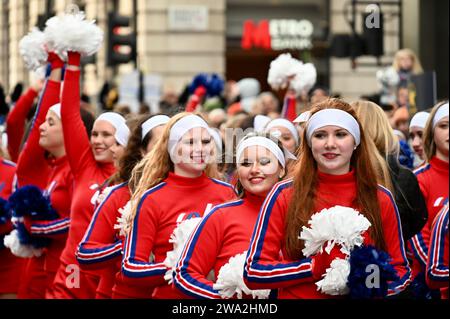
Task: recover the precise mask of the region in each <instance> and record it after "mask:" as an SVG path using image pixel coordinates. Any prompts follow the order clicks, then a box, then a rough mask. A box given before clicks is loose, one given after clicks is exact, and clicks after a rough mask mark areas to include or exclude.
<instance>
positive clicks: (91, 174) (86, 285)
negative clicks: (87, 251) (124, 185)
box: [46, 70, 115, 299]
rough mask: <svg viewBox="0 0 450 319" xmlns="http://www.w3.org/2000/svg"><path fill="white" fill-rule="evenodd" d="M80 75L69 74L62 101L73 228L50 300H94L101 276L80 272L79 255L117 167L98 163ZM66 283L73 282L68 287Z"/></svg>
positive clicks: (70, 229)
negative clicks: (98, 199)
mask: <svg viewBox="0 0 450 319" xmlns="http://www.w3.org/2000/svg"><path fill="white" fill-rule="evenodd" d="M79 80H80V71H72V70H66V72H65V77H64V88H63V93H62V99H61V118H62V123H63V131H64V145H65V148H66V154H67V159H68V162H69V165H70V168H71V171H72V175H73V178H74V188H73V196H72V202H71V206H70V227H69V234H68V237H67V242H66V245H65V247H64V250H63V252H62V254H61V259H60V261H61V264H60V266H59V269H58V270H57V273H56V276H55V280H54V282H53V286H52V290H53V292H52V293H51V294H47V296H46V297H47V298H62V299H64V298H94V297H95V290H96V289H97V285H98V280H99V277H98V274H96V273H95V272H94V273H92V272H90V271H86V270H83V269H81V270H80V269H79V265H78V262H77V259H76V257H75V251H76V249H77V246H78V244H79V243H80V241H81V239H82V238H83V236H84V233H85V231H86V229H87V227H88V225H89V222H90V220H91V217H92V215H93V213H94V205H93V204H91V201H90V199H91V198H92V196H93V195H94V193H95V192H96V190H97V188H98V185H100V184H102V183H103V181H104V180H105V179H106V178H108V177H109V176H111V175H112V174H113V173H114V170H115V169H114V165H113V163H99V162H97V161H95V158H94V155H93V153H92V150H91V145H90V142H89V137H88V135H87V133H86V129H85V127H84V124H83V122H82V120H81V116H80V85H79ZM74 132H76V135H77V136H76V138H74V135H73V134H74ZM71 280H72V281H71ZM66 282H70V283H71V284H70V285H67V284H66Z"/></svg>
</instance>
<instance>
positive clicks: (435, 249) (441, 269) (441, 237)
mask: <svg viewBox="0 0 450 319" xmlns="http://www.w3.org/2000/svg"><path fill="white" fill-rule="evenodd" d="M446 202H447V203H446V204H445V205H444V207H443V208H442V210H441V211H440V212H439V213H438V214H437V216H436V219H435V220H434V222H433V227H432V230H431V240H430V249H429V251H428V262H427V272H426V280H427V284H428V286H429V287H431V288H432V289H439V288H441V297H442V299H448V286H449V284H448V278H449V276H448V249H449V248H448V199H446Z"/></svg>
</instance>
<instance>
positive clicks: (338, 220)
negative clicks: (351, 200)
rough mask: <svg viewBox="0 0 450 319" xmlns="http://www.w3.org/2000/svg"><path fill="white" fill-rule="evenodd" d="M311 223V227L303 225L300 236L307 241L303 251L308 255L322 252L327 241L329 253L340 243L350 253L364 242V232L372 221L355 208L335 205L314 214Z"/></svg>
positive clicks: (326, 248) (346, 252) (342, 249)
mask: <svg viewBox="0 0 450 319" xmlns="http://www.w3.org/2000/svg"><path fill="white" fill-rule="evenodd" d="M309 225H310V227H311V228H307V227H305V226H303V229H302V231H301V233H300V236H299V239H302V240H304V241H305V248H304V249H303V250H302V252H303V254H304V255H305V256H306V257H308V256H311V255H314V254H316V253H318V252H322V251H323V249H324V247H323V245H324V244H325V243H327V246H326V247H325V251H326V252H327V253H330V251H331V249H333V247H334V245H335V244H339V245H341V246H342V247H341V251H342V252H343V253H344V254H347V255H349V254H350V251H351V250H352V249H353V247H355V246H361V245H362V244H363V237H362V233H363V232H365V231H366V230H367V229H369V227H370V222H369V220H367V218H366V217H364V216H363V215H361V214H360V213H359V212H358V211H356V210H354V209H353V208H350V207H344V206H334V207H331V208H329V209H323V210H322V211H320V212H319V213H315V214H314V215H312V216H311V220H310V221H309Z"/></svg>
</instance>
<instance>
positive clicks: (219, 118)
mask: <svg viewBox="0 0 450 319" xmlns="http://www.w3.org/2000/svg"><path fill="white" fill-rule="evenodd" d="M226 120H227V113H225V111H224V110H223V109H214V110H212V111H211V112H209V114H208V122H209V125H210V126H211V127H214V128H220V126H221V125H222V124H223V123H225V121H226Z"/></svg>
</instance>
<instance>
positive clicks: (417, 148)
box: [409, 126, 425, 160]
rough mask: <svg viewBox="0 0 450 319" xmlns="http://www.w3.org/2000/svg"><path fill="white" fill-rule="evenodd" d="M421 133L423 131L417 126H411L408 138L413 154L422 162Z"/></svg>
mask: <svg viewBox="0 0 450 319" xmlns="http://www.w3.org/2000/svg"><path fill="white" fill-rule="evenodd" d="M423 131H424V129H423V128H421V127H418V126H412V127H411V128H410V130H409V136H410V138H411V145H412V148H413V149H414V153H416V154H417V156H419V157H420V159H422V160H423V159H425V158H424V155H425V154H424V151H423Z"/></svg>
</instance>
